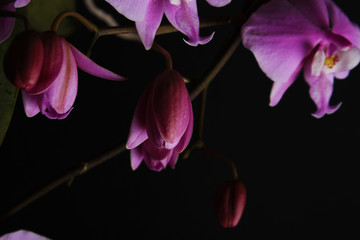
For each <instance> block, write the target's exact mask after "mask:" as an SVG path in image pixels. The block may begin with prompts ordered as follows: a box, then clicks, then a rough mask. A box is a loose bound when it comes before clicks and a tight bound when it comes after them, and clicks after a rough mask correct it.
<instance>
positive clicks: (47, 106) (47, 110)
mask: <svg viewBox="0 0 360 240" xmlns="http://www.w3.org/2000/svg"><path fill="white" fill-rule="evenodd" d="M36 96H39V102H40V105H41V113H42V114H43V115H45V116H46V117H47V118H49V119H64V118H66V117H67V116H68V115H69V114H70V112H71V110H72V109H73V108H71V109H70V110H68V111H67V112H66V113H58V112H56V110H55V109H54V108H53V107H52V106H51V103H50V102H49V99H48V96H47V93H46V92H45V93H43V94H40V95H36Z"/></svg>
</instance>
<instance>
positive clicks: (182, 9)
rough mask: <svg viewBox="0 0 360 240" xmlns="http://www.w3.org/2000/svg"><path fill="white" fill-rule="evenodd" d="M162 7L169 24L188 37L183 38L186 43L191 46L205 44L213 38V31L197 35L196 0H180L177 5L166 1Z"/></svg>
mask: <svg viewBox="0 0 360 240" xmlns="http://www.w3.org/2000/svg"><path fill="white" fill-rule="evenodd" d="M164 9H165V14H166V17H167V18H168V20H169V21H170V22H171V24H172V25H173V26H174V27H175V28H177V29H178V30H179V31H180V32H182V33H183V34H185V35H186V36H187V37H188V38H189V40H187V41H186V40H185V42H186V43H187V44H189V45H191V46H197V45H199V44H206V43H208V42H209V41H210V40H211V39H212V38H213V35H214V33H213V34H211V35H210V36H208V37H200V35H199V31H200V30H199V26H200V24H199V16H198V13H197V6H196V1H191V2H188V3H187V2H185V0H181V2H180V5H179V6H176V5H173V4H171V3H170V1H166V2H165V8H164Z"/></svg>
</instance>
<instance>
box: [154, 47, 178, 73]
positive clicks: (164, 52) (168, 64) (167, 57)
mask: <svg viewBox="0 0 360 240" xmlns="http://www.w3.org/2000/svg"><path fill="white" fill-rule="evenodd" d="M152 49H154V50H156V51H157V52H159V53H161V54H162V55H163V56H164V58H165V62H166V69H172V68H173V64H172V58H171V55H170V53H169V52H168V51H167V50H166V49H165V48H163V47H162V46H160V45H159V44H158V43H156V42H154V43H153V46H152Z"/></svg>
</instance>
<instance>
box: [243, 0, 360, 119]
mask: <svg viewBox="0 0 360 240" xmlns="http://www.w3.org/2000/svg"><path fill="white" fill-rule="evenodd" d="M242 37H243V44H244V46H245V47H246V48H248V49H250V50H251V51H252V52H253V54H254V55H255V58H256V60H257V62H258V63H259V66H260V68H261V69H262V70H263V71H264V73H265V74H266V75H267V76H268V77H269V78H270V79H271V80H273V81H274V83H273V87H272V90H271V94H270V106H275V105H277V104H278V102H279V101H280V99H281V98H282V96H283V94H284V93H285V91H286V90H287V89H288V88H289V87H290V85H291V84H292V83H293V82H294V81H295V79H296V78H297V76H298V75H299V73H300V71H301V69H302V68H303V69H304V78H305V80H306V82H307V83H308V84H309V86H310V96H311V98H312V100H313V101H314V103H315V104H316V106H317V111H316V112H315V113H314V114H313V115H314V116H315V117H317V118H320V117H323V116H324V115H325V114H331V113H333V112H335V111H336V110H337V109H338V108H339V107H340V104H338V105H337V106H330V105H329V102H330V98H331V95H332V92H333V82H334V78H337V79H344V78H346V77H347V76H348V74H349V71H350V70H351V69H353V68H354V67H355V66H357V64H358V63H359V61H360V31H359V27H358V26H357V25H355V24H353V23H352V22H350V20H349V19H348V18H347V16H346V15H345V14H344V13H343V12H342V11H341V10H340V9H339V8H338V6H337V5H335V3H333V2H332V1H331V0H271V1H270V2H268V3H266V4H264V5H263V6H261V7H260V8H259V9H258V10H257V11H255V12H254V13H253V14H252V15H251V16H250V18H249V19H248V21H247V22H246V23H245V24H244V25H243V27H242Z"/></svg>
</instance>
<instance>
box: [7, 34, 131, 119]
mask: <svg viewBox="0 0 360 240" xmlns="http://www.w3.org/2000/svg"><path fill="white" fill-rule="evenodd" d="M77 67H79V68H80V69H81V70H83V71H85V72H87V73H89V74H92V75H94V76H97V77H100V78H104V79H109V80H117V81H118V80H125V79H124V78H123V77H121V76H119V75H117V74H115V73H113V72H110V71H109V70H107V69H105V68H103V67H101V66H99V65H97V64H96V63H94V62H93V61H92V60H91V59H89V58H88V57H87V56H85V55H84V54H82V53H81V52H80V51H79V50H77V49H76V48H75V47H74V46H73V45H71V44H70V43H68V42H67V41H66V40H65V39H64V38H63V37H61V36H59V35H58V34H56V33H55V32H53V31H47V32H44V33H42V34H41V35H40V36H38V34H37V33H35V32H31V31H26V32H23V33H21V34H19V35H18V36H17V37H15V39H14V40H13V42H12V43H11V45H10V47H9V49H8V51H7V53H6V55H5V59H4V72H5V74H6V76H7V78H8V79H9V81H10V82H12V83H13V84H14V85H15V86H17V87H18V88H20V89H22V96H23V103H24V109H25V113H26V115H27V116H28V117H33V116H35V115H36V114H38V113H39V112H41V113H42V114H43V115H45V116H46V117H48V118H50V119H63V118H65V117H66V116H67V115H68V114H69V113H70V111H71V109H72V106H73V104H74V101H75V98H76V95H77V87H78V72H77Z"/></svg>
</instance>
